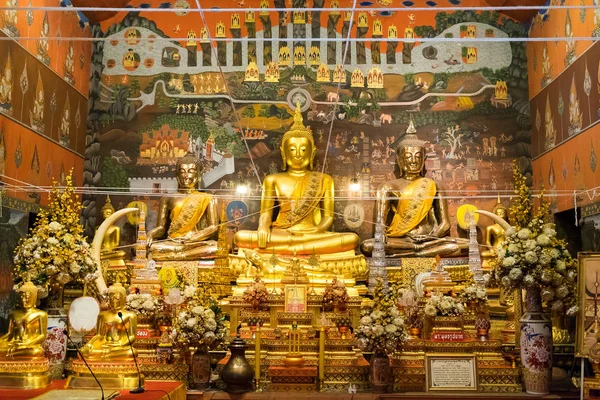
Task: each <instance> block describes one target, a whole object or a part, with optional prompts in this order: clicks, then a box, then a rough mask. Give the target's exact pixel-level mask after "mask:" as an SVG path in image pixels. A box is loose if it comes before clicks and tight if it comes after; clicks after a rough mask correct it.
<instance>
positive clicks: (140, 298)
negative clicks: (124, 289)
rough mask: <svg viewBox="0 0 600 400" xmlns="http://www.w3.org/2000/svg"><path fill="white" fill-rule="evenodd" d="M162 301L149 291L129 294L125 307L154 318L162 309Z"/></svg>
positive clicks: (139, 314) (143, 315)
mask: <svg viewBox="0 0 600 400" xmlns="http://www.w3.org/2000/svg"><path fill="white" fill-rule="evenodd" d="M162 306H163V304H162V301H161V299H160V298H158V297H154V296H152V295H151V294H148V293H137V294H129V295H127V298H126V299H125V309H127V310H129V311H132V312H134V313H136V314H137V315H138V316H142V317H146V318H153V317H155V316H156V314H158V313H159V312H160V311H161V310H162Z"/></svg>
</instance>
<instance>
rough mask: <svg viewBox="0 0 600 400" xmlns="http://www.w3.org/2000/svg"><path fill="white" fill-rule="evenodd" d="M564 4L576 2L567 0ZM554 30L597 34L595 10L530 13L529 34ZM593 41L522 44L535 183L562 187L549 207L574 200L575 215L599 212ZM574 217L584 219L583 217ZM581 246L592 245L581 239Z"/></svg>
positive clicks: (599, 103) (599, 60)
mask: <svg viewBox="0 0 600 400" xmlns="http://www.w3.org/2000/svg"><path fill="white" fill-rule="evenodd" d="M565 5H579V2H576V1H566V2H565ZM555 35H558V36H561V37H562V36H566V37H590V36H592V37H597V36H599V35H600V11H598V10H592V9H588V10H584V9H582V10H551V11H549V12H547V13H545V14H539V15H538V16H536V17H535V18H534V20H533V24H532V27H531V30H530V36H531V37H540V36H549V37H552V36H555ZM598 46H599V44H598V43H595V44H592V42H591V41H577V40H574V41H552V40H550V41H547V42H531V43H528V45H527V54H528V60H529V62H528V69H529V88H530V97H531V101H530V105H531V120H532V121H534V123H533V127H532V151H531V153H532V158H533V172H534V185H535V187H536V188H540V187H541V186H543V187H544V188H546V190H548V191H550V192H551V193H552V192H553V191H563V193H562V195H560V196H556V197H551V198H550V200H551V202H552V208H553V211H554V212H562V211H565V210H571V209H573V208H574V207H575V204H576V205H577V207H578V216H579V218H581V217H587V216H591V215H593V214H597V213H598V210H597V206H596V203H598V201H599V198H598V197H597V196H596V197H595V198H594V192H593V188H595V187H598V185H599V184H600V168H598V152H599V151H600V145H599V144H598V138H599V137H600V127H599V126H598V124H597V122H598V119H599V118H600V111H599V110H600V84H599V79H600V75H599V74H600V71H599V69H598V66H599V64H600V52H599V49H600V47H598ZM585 189H592V190H590V191H589V192H588V193H583V192H579V195H578V196H577V198H576V199H575V198H574V197H573V195H572V193H573V192H574V191H581V190H585ZM597 192H598V191H597ZM565 193H566V194H565ZM581 207H583V208H581ZM579 223H580V224H582V223H583V224H584V225H585V220H580V221H579ZM590 224H592V225H593V222H589V221H588V225H590ZM584 250H592V248H591V247H590V246H586V245H584ZM596 250H598V249H596Z"/></svg>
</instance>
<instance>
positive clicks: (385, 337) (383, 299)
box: [356, 279, 407, 393]
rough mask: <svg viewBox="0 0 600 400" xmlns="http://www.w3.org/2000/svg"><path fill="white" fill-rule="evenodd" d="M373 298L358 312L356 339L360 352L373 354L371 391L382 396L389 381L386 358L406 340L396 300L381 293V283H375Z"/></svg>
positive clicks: (388, 366) (385, 292) (386, 292)
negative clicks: (369, 304)
mask: <svg viewBox="0 0 600 400" xmlns="http://www.w3.org/2000/svg"><path fill="white" fill-rule="evenodd" d="M373 294H374V297H373V302H374V304H373V306H371V307H367V308H365V309H363V310H362V313H361V315H362V317H361V319H360V326H359V327H358V329H357V333H356V338H357V342H358V346H359V347H360V348H361V349H362V350H364V351H372V352H373V353H374V354H373V357H372V359H371V372H372V384H373V391H374V392H376V393H382V392H386V391H387V390H388V386H389V385H390V383H391V377H392V368H391V366H390V360H389V357H388V356H389V355H390V354H392V353H394V352H395V351H396V350H397V349H398V348H399V347H400V346H401V345H402V344H403V343H404V341H405V340H406V338H407V336H406V326H405V323H404V318H402V317H401V316H400V311H399V310H398V308H397V307H396V299H395V297H394V295H393V293H392V292H390V291H386V290H384V287H383V282H382V281H381V279H378V280H377V283H376V285H375V288H374V291H373Z"/></svg>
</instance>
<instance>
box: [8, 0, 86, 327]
mask: <svg viewBox="0 0 600 400" xmlns="http://www.w3.org/2000/svg"><path fill="white" fill-rule="evenodd" d="M60 3H61V2H59V1H49V0H35V1H32V2H29V3H28V4H29V5H30V6H33V7H43V6H48V7H56V6H59V5H60ZM2 5H3V6H7V7H10V6H19V7H24V6H25V5H26V2H25V1H24V0H21V1H14V2H13V1H7V2H3V3H2ZM90 34H91V30H90V29H89V27H87V26H85V24H83V22H82V21H81V20H80V19H79V17H78V15H77V14H76V13H75V12H72V13H65V12H50V11H49V12H44V11H42V10H28V11H25V10H19V11H15V12H13V11H8V10H6V11H0V38H1V39H3V40H0V175H3V176H0V182H3V183H0V277H1V278H0V332H4V331H5V326H4V322H5V321H4V318H6V316H7V315H8V312H9V311H10V309H11V308H12V307H13V306H14V302H15V301H16V296H14V294H11V293H14V292H13V290H12V288H13V282H12V269H13V264H12V259H13V250H14V248H15V246H16V245H17V243H18V240H19V238H21V237H23V236H25V235H26V234H27V230H28V227H29V226H31V225H32V224H33V222H34V218H35V213H36V212H37V210H38V208H39V206H40V205H44V204H46V201H47V193H46V192H44V191H40V190H39V189H35V190H28V189H29V187H28V185H33V186H41V187H45V188H48V187H49V186H51V185H52V182H53V180H57V181H59V182H61V181H64V179H65V176H66V175H68V173H69V171H70V170H71V169H72V170H73V175H74V180H75V185H79V186H80V185H82V183H83V164H84V152H85V146H86V144H85V126H86V121H87V115H88V105H87V97H88V86H89V85H88V83H89V74H90V62H89V60H90V57H91V43H89V42H85V41H78V40H69V39H68V38H74V39H77V38H85V37H90ZM7 37H12V38H13V40H6V38H7ZM28 37H32V38H36V39H34V40H32V39H30V40H27V39H25V38H28ZM57 37H63V38H65V39H63V40H56V38H57ZM11 185H17V186H19V188H18V189H15V188H13V187H12V186H11Z"/></svg>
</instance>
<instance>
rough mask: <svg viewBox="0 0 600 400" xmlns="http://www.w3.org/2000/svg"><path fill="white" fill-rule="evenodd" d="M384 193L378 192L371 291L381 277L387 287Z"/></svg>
mask: <svg viewBox="0 0 600 400" xmlns="http://www.w3.org/2000/svg"><path fill="white" fill-rule="evenodd" d="M381 195H382V193H380V192H378V193H377V205H376V210H377V223H376V224H375V236H374V244H373V253H372V255H371V262H370V263H369V269H370V272H369V291H370V292H372V291H373V289H374V288H375V284H376V283H377V279H378V278H381V280H382V281H383V287H384V288H387V285H388V281H387V270H386V265H387V260H386V258H385V235H384V233H383V215H382V208H383V207H382V206H383V202H384V201H385V199H383V198H381Z"/></svg>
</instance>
